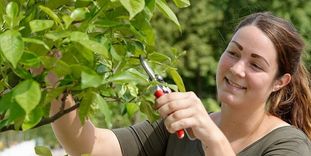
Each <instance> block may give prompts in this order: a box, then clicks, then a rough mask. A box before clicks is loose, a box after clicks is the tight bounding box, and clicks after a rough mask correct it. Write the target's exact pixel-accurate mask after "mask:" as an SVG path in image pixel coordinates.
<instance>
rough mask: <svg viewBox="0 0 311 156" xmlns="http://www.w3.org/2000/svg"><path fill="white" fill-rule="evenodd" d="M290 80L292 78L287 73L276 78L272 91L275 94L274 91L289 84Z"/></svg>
mask: <svg viewBox="0 0 311 156" xmlns="http://www.w3.org/2000/svg"><path fill="white" fill-rule="evenodd" d="M291 79H292V76H291V75H290V74H288V73H286V74H284V75H283V76H282V77H280V78H278V79H277V80H276V81H275V83H274V86H273V90H272V91H273V92H275V91H278V90H280V89H281V88H283V87H284V86H286V85H287V84H289V82H290V81H291Z"/></svg>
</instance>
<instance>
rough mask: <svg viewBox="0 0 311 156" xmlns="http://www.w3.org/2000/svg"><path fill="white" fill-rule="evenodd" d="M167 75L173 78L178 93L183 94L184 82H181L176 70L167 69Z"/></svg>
mask: <svg viewBox="0 0 311 156" xmlns="http://www.w3.org/2000/svg"><path fill="white" fill-rule="evenodd" d="M168 73H169V75H170V76H171V77H172V78H173V80H174V82H175V83H176V85H177V86H178V90H179V91H180V92H185V91H186V89H185V85H184V82H183V80H182V78H181V76H180V75H179V74H178V72H177V70H176V69H174V68H169V69H168Z"/></svg>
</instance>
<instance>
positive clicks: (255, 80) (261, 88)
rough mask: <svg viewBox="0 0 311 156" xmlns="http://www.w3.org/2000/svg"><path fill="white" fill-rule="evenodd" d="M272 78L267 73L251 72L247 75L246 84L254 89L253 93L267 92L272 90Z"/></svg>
mask: <svg viewBox="0 0 311 156" xmlns="http://www.w3.org/2000/svg"><path fill="white" fill-rule="evenodd" d="M272 83H273V82H272V79H271V77H270V76H269V75H265V74H253V75H250V76H249V77H248V86H249V88H250V89H252V90H255V91H256V92H255V93H258V94H259V93H261V94H269V95H270V93H271V90H272Z"/></svg>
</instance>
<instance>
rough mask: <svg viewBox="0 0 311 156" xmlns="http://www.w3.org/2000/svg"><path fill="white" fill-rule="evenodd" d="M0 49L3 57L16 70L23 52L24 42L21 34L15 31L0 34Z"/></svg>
mask: <svg viewBox="0 0 311 156" xmlns="http://www.w3.org/2000/svg"><path fill="white" fill-rule="evenodd" d="M0 48H1V51H2V53H3V56H4V57H5V58H6V59H7V60H8V61H9V62H10V63H11V64H12V65H13V67H14V68H16V66H17V63H18V61H19V60H20V59H21V57H22V55H23V52H24V42H23V39H22V36H21V34H20V33H19V32H18V31H15V30H8V31H6V32H4V33H3V34H1V37H0Z"/></svg>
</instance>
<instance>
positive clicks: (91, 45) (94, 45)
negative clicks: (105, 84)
mask: <svg viewBox="0 0 311 156" xmlns="http://www.w3.org/2000/svg"><path fill="white" fill-rule="evenodd" d="M70 40H71V41H75V42H78V43H80V44H81V45H83V46H84V47H86V48H88V49H90V50H92V51H93V52H95V53H97V54H100V55H102V56H103V57H104V58H106V59H108V58H109V54H108V50H107V48H106V47H105V46H104V45H103V44H101V43H99V42H96V41H93V40H90V39H89V38H88V35H87V34H85V33H82V32H77V31H76V32H72V33H71V34H70Z"/></svg>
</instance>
